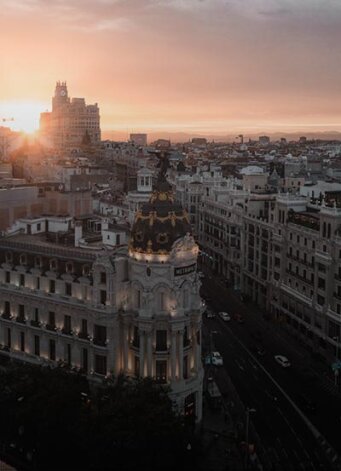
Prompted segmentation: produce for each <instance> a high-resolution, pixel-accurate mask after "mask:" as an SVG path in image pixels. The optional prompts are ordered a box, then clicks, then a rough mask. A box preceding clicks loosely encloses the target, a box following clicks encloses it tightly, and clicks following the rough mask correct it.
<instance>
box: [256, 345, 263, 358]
mask: <svg viewBox="0 0 341 471" xmlns="http://www.w3.org/2000/svg"><path fill="white" fill-rule="evenodd" d="M254 351H255V352H256V353H257V355H259V356H260V357H262V356H264V355H265V349H264V348H263V347H262V345H255V346H254Z"/></svg>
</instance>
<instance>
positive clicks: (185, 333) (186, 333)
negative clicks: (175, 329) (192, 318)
mask: <svg viewBox="0 0 341 471" xmlns="http://www.w3.org/2000/svg"><path fill="white" fill-rule="evenodd" d="M188 345H189V338H188V327H187V326H185V328H184V334H183V346H184V347H188Z"/></svg>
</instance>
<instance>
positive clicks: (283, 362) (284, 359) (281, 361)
mask: <svg viewBox="0 0 341 471" xmlns="http://www.w3.org/2000/svg"><path fill="white" fill-rule="evenodd" d="M275 360H276V361H277V363H279V364H280V365H281V366H282V367H283V368H288V367H289V366H291V363H290V361H289V360H288V359H287V357H285V356H283V355H275Z"/></svg>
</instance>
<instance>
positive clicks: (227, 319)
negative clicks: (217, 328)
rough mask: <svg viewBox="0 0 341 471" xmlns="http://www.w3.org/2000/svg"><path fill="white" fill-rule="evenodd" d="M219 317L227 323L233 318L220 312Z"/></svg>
mask: <svg viewBox="0 0 341 471" xmlns="http://www.w3.org/2000/svg"><path fill="white" fill-rule="evenodd" d="M219 316H220V318H221V319H222V320H223V321H225V322H228V321H230V320H231V317H230V315H229V314H228V313H227V312H219Z"/></svg>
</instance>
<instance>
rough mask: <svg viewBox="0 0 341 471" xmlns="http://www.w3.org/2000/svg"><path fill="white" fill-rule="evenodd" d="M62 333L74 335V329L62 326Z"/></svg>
mask: <svg viewBox="0 0 341 471" xmlns="http://www.w3.org/2000/svg"><path fill="white" fill-rule="evenodd" d="M61 332H62V334H63V335H69V336H72V335H73V330H71V329H66V328H65V327H63V328H62V331H61Z"/></svg>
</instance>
